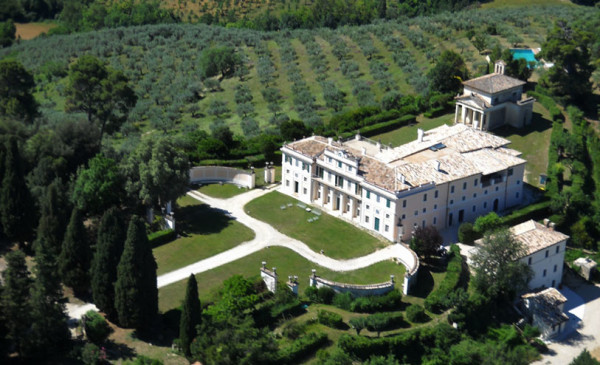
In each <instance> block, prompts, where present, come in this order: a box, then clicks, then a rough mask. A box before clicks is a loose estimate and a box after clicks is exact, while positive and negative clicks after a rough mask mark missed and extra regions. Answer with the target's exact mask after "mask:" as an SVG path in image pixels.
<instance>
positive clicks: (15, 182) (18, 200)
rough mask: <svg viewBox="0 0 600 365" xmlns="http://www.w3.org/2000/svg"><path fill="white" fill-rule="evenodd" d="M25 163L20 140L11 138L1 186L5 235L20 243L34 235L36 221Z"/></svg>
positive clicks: (7, 144) (1, 206) (0, 207)
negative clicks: (27, 182) (20, 152)
mask: <svg viewBox="0 0 600 365" xmlns="http://www.w3.org/2000/svg"><path fill="white" fill-rule="evenodd" d="M23 165H24V161H23V160H22V159H21V155H20V154H19V146H18V145H17V140H16V138H15V137H11V138H10V139H9V140H8V141H7V143H6V153H5V159H4V166H3V167H4V171H3V172H4V176H3V178H2V185H1V186H0V220H1V221H2V229H3V231H4V234H5V235H6V236H7V237H8V238H9V239H10V240H12V241H18V242H19V243H24V242H25V241H26V240H28V239H29V238H31V234H32V232H33V224H34V221H35V211H34V209H35V207H34V202H33V199H32V197H31V193H30V192H29V188H28V187H27V184H26V183H25V176H24V171H23Z"/></svg>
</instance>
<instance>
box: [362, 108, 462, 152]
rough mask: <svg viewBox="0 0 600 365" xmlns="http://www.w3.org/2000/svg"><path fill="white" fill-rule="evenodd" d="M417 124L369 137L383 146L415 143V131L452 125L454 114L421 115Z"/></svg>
mask: <svg viewBox="0 0 600 365" xmlns="http://www.w3.org/2000/svg"><path fill="white" fill-rule="evenodd" d="M417 122H418V123H417V124H413V125H409V126H406V127H401V128H398V129H396V130H393V131H391V132H386V133H383V134H379V135H376V136H373V137H371V139H372V140H374V141H381V143H383V144H385V145H392V147H397V146H401V145H403V144H405V143H408V142H412V141H415V140H416V139H417V129H419V128H421V129H424V130H426V131H427V130H430V129H433V128H436V127H439V126H441V125H442V124H452V123H453V122H454V113H453V114H445V115H442V116H441V117H437V118H432V119H431V118H425V117H423V116H422V115H421V116H419V117H417Z"/></svg>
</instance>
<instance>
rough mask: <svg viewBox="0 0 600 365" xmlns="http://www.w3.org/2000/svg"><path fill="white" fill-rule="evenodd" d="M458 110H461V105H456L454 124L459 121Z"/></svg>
mask: <svg viewBox="0 0 600 365" xmlns="http://www.w3.org/2000/svg"><path fill="white" fill-rule="evenodd" d="M458 108H460V104H458V103H457V104H456V110H455V111H454V124H456V122H457V121H458Z"/></svg>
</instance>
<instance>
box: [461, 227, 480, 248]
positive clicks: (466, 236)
mask: <svg viewBox="0 0 600 365" xmlns="http://www.w3.org/2000/svg"><path fill="white" fill-rule="evenodd" d="M480 237H481V236H480V235H479V234H478V233H477V232H475V229H474V228H473V224H471V223H469V222H465V223H463V224H461V225H460V226H459V227H458V240H459V241H460V242H461V243H464V244H465V245H472V244H473V242H474V241H475V240H476V239H478V238H480Z"/></svg>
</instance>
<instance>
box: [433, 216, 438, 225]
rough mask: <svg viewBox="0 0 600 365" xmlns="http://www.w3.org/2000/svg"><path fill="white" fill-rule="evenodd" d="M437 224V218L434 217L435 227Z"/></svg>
mask: <svg viewBox="0 0 600 365" xmlns="http://www.w3.org/2000/svg"><path fill="white" fill-rule="evenodd" d="M436 224H437V217H433V225H436Z"/></svg>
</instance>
